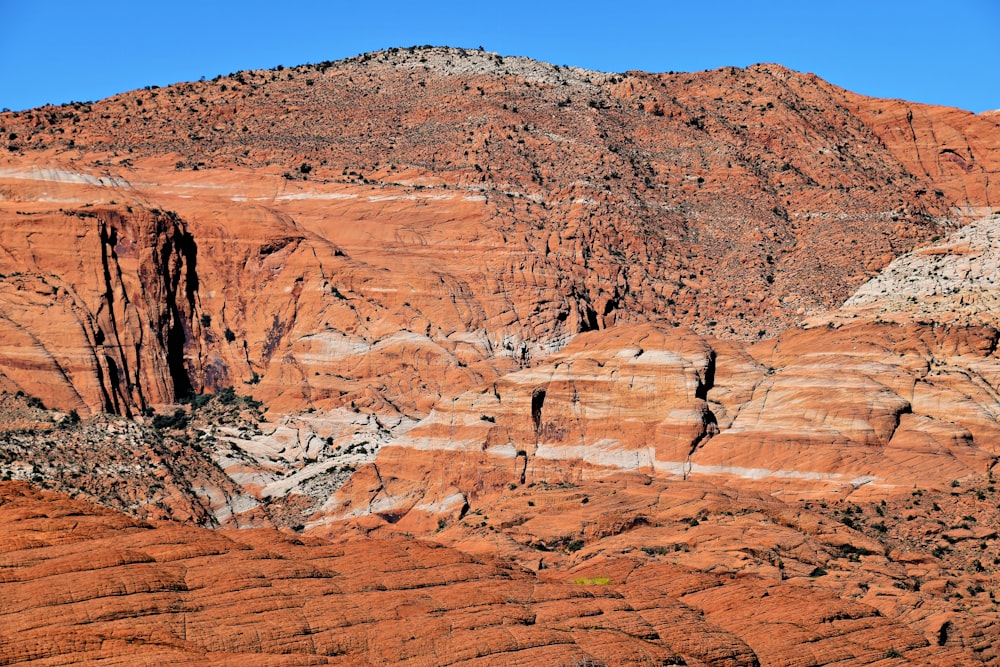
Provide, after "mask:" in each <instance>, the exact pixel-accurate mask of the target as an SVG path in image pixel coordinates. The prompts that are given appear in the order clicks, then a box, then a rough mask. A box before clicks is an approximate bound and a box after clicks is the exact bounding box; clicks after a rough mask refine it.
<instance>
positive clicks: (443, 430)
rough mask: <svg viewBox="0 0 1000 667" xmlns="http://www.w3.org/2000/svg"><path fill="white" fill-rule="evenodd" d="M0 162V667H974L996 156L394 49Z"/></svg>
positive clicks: (10, 128)
mask: <svg viewBox="0 0 1000 667" xmlns="http://www.w3.org/2000/svg"><path fill="white" fill-rule="evenodd" d="M0 134H2V136H3V137H4V138H5V139H6V141H7V150H6V152H5V153H4V155H3V156H0V392H3V393H2V394H0V422H3V423H0V476H3V477H7V478H9V477H15V478H17V479H21V480H31V481H32V483H33V485H34V487H29V486H27V485H26V484H24V483H18V482H0V523H2V524H3V534H4V535H5V536H8V537H9V539H7V540H6V541H4V542H3V544H2V546H0V551H2V552H3V553H2V554H0V561H2V563H0V580H2V581H4V582H5V583H4V595H3V596H0V597H3V600H2V601H0V615H2V616H3V620H2V622H0V662H2V661H7V662H15V663H29V664H31V663H36V664H70V663H78V662H81V661H95V662H96V661H109V662H115V661H117V662H122V663H126V662H128V663H133V662H141V663H150V664H153V663H155V664H236V663H239V664H241V665H243V664H262V665H263V664H344V665H348V664H350V665H356V664H395V663H406V664H426V665H439V664H454V665H493V664H497V665H499V664H504V665H512V664H523V665H535V664H553V665H559V664H566V665H571V664H606V665H649V664H657V665H661V664H687V665H727V666H729V665H777V664H796V665H797V664H838V665H845V666H846V665H868V664H893V663H894V662H905V663H906V664H925V665H969V664H986V665H996V664H1000V662H998V660H1000V659H998V656H997V654H996V651H995V649H994V648H993V647H994V646H996V645H997V643H998V640H1000V638H998V637H997V636H996V633H997V630H996V628H998V627H1000V624H998V622H997V621H998V618H997V607H996V602H995V599H994V597H995V595H994V592H995V590H996V588H997V586H998V585H1000V580H998V579H997V576H996V574H997V564H998V563H1000V543H998V542H997V541H996V531H995V525H996V524H997V522H998V521H1000V514H998V511H997V507H998V506H1000V505H998V501H1000V498H998V497H997V495H996V493H997V492H996V488H995V485H994V480H993V474H992V471H993V468H994V467H995V465H994V464H995V463H996V460H997V456H998V455H1000V452H998V450H997V447H998V445H997V443H998V442H1000V437H998V436H1000V432H998V427H997V423H998V421H997V420H998V417H1000V396H998V394H997V387H998V385H1000V366H998V364H997V361H996V349H997V342H998V332H997V328H998V322H997V318H996V308H995V307H994V306H995V300H996V299H995V294H994V293H993V292H994V290H991V288H990V285H992V284H993V282H994V279H995V276H994V274H995V270H996V268H997V260H996V256H997V249H996V248H995V247H994V245H995V239H997V238H1000V235H998V234H997V232H996V226H997V221H996V218H995V217H991V216H988V213H989V211H984V209H988V208H989V207H991V206H993V205H995V202H996V193H995V192H994V189H995V183H993V182H991V179H990V178H989V177H990V174H993V173H995V171H996V168H995V163H996V158H997V155H996V148H995V147H996V146H997V145H1000V144H998V138H1000V137H998V129H997V125H996V123H995V121H994V117H993V116H990V115H987V114H982V115H978V116H976V115H972V114H965V113H963V112H958V111H956V110H951V109H942V108H934V107H925V106H921V105H912V104H907V103H903V102H894V101H893V102H888V101H881V100H872V99H868V98H862V97H859V96H856V95H853V94H851V93H848V92H846V91H842V90H840V89H837V88H835V87H833V86H830V85H829V84H826V83H825V82H823V81H821V80H819V79H817V78H816V77H814V76H811V75H803V74H798V73H795V72H790V71H788V70H785V69H783V68H781V67H778V66H770V65H768V66H764V65H762V66H755V67H751V68H747V69H745V70H737V69H723V70H717V71H713V72H704V73H698V74H666V75H653V74H645V73H640V72H630V73H626V74H601V73H596V72H587V71H583V70H579V69H574V68H561V67H553V66H550V65H546V64H542V63H537V62H534V61H530V60H527V59H522V58H501V57H499V56H496V55H494V54H486V53H479V52H467V51H462V50H456V49H414V50H393V51H389V52H385V53H379V54H369V55H366V56H361V57H358V58H354V59H349V60H346V61H342V62H338V63H323V64H321V65H318V66H306V67H299V68H291V69H287V70H285V69H281V70H275V71H267V72H242V73H238V74H234V75H232V76H229V77H222V78H218V79H217V80H214V81H211V82H200V83H194V84H179V85H177V86H172V87H169V88H164V89H150V90H145V91H135V92H132V93H127V94H123V95H120V96H117V97H115V98H111V99H109V100H104V101H101V102H96V103H87V104H75V105H68V106H65V107H59V108H53V107H47V108H43V109H39V110H34V111H28V112H20V113H13V114H10V113H8V114H0ZM993 180H995V179H993ZM972 214H982V215H987V217H984V218H982V219H980V220H979V221H977V222H975V223H973V224H970V225H968V226H967V227H965V228H962V229H958V230H957V231H956V230H955V229H954V228H955V227H956V226H957V224H958V223H959V222H965V221H966V220H967V216H968V215H972ZM932 237H941V238H936V239H934V240H933V241H931V238H932ZM925 242H929V244H928V243H925ZM911 250H912V251H913V252H909V251H911ZM883 268H884V270H883V271H882V272H881V273H879V271H880V270H881V269H883ZM866 281H867V282H866ZM852 293H853V296H851V295H852ZM848 297H850V298H849V299H848ZM845 299H847V301H846V303H845ZM842 304H843V305H842ZM231 386H235V388H236V390H235V391H233V390H231V389H227V390H225V391H223V389H224V388H227V387H231ZM16 392H21V395H20V396H18V395H16ZM201 393H215V397H214V398H212V399H211V400H208V399H207V397H205V396H197V395H198V394H201ZM25 394H27V395H29V396H25ZM242 394H253V398H256V399H260V400H263V401H264V402H265V403H266V405H267V408H268V409H267V414H266V416H265V415H264V414H263V413H262V412H261V409H260V405H259V404H258V403H257V402H255V401H254V400H252V399H250V398H247V397H244V396H242ZM30 396H35V397H38V398H40V399H42V401H44V403H45V404H46V405H48V406H50V407H54V408H57V409H58V410H57V411H53V410H46V409H44V408H43V406H42V405H41V404H40V403H39V401H38V400H37V399H36V398H31V397H30ZM181 399H186V400H189V401H190V406H189V407H185V408H183V409H181V410H180V411H179V412H174V410H175V408H177V407H178V405H177V402H178V401H179V400H181ZM73 410H75V411H76V412H72V411H73ZM151 410H157V411H159V412H160V414H159V415H158V416H157V417H156V418H155V419H153V418H152V414H151ZM102 412H111V413H117V416H111V415H106V414H100V413H102ZM81 415H82V417H83V419H82V420H81V419H80V416H81ZM129 420H132V421H129ZM345 482H346V483H345ZM38 486H47V487H52V488H54V489H58V490H60V491H64V492H67V493H70V494H73V495H74V496H77V498H76V499H75V500H73V499H69V498H68V497H67V496H64V495H58V494H56V493H50V492H43V491H40V490H38V488H37V487H38ZM80 496H82V497H80ZM84 498H87V499H89V500H95V501H98V502H101V503H103V504H104V505H105V506H109V507H113V508H115V509H117V510H121V511H124V512H126V513H127V514H129V515H131V517H132V518H128V517H127V516H125V515H121V514H116V513H114V512H112V511H111V510H110V509H102V508H98V507H96V506H94V505H89V504H87V503H86V502H84V500H83V499H84ZM167 520H172V521H174V523H169V522H168V521H167ZM149 522H152V523H149ZM195 524H199V525H210V526H218V525H222V526H225V527H226V528H227V529H231V528H235V527H250V526H252V527H254V529H253V530H244V531H235V530H216V531H212V532H210V531H207V530H205V529H203V528H200V527H196V526H195ZM272 526H279V527H283V528H284V530H285V531H286V532H278V531H277V530H274V529H273V528H271V527H272ZM302 533H304V534H302Z"/></svg>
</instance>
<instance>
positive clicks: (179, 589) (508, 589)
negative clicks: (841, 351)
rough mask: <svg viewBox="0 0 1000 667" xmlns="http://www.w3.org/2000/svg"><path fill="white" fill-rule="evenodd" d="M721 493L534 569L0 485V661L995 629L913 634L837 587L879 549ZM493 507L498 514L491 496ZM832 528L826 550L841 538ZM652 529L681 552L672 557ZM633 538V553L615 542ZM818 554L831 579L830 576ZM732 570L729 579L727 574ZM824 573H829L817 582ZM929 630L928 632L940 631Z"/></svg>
mask: <svg viewBox="0 0 1000 667" xmlns="http://www.w3.org/2000/svg"><path fill="white" fill-rule="evenodd" d="M644 489H648V487H643V486H641V485H640V487H639V490H638V493H639V494H640V495H648V494H646V493H645V492H644V491H643V490H644ZM617 490H618V491H619V492H621V493H622V494H623V496H624V495H628V494H629V493H630V491H629V489H628V488H627V487H622V486H619V487H617ZM661 491H662V490H661ZM573 495H577V496H578V495H579V491H578V490H574V489H570V490H566V489H563V490H558V489H557V490H553V491H552V492H551V493H548V494H546V493H544V492H542V493H540V494H538V495H537V496H536V497H537V498H538V499H539V500H540V501H542V502H550V501H551V502H556V503H565V502H571V497H570V496H573ZM545 498H548V500H543V499H545ZM635 499H636V498H633V500H635ZM579 502H580V501H579V499H578V498H577V500H576V505H577V506H578V507H579V506H580V504H579ZM614 502H617V501H614ZM607 503H608V500H598V499H597V498H596V497H595V503H594V507H595V509H596V513H598V514H599V513H601V512H606V511H607V510H609V509H610V507H609V505H608V504H607ZM726 503H727V501H726V500H725V498H724V496H720V495H718V494H712V495H711V496H709V497H708V498H706V501H703V502H702V503H700V506H699V507H698V508H694V507H688V508H685V509H681V511H696V512H698V513H699V516H701V517H702V522H703V523H701V524H700V525H698V526H697V527H691V526H690V525H689V522H680V521H677V519H676V514H675V515H674V517H675V518H669V515H670V512H671V511H673V510H667V508H668V506H670V505H671V504H672V503H671V501H670V500H669V495H668V496H664V499H663V500H662V501H661V502H660V503H659V506H660V508H661V509H660V510H657V509H656V508H655V507H650V509H649V510H647V516H651V515H654V514H655V515H657V516H656V520H657V522H658V523H657V526H660V525H662V527H657V528H654V527H653V526H652V524H648V525H647V524H645V523H643V522H638V523H635V524H634V526H633V529H627V528H626V529H625V530H624V531H622V529H621V528H619V529H618V530H617V531H613V533H614V534H612V535H610V536H607V537H606V538H605V541H604V542H603V544H605V546H606V547H607V550H606V552H605V553H600V552H598V551H596V550H595V548H594V545H593V544H592V542H593V540H592V538H588V540H587V541H588V543H589V544H587V546H585V547H583V548H580V547H574V548H575V549H576V551H575V552H573V553H575V554H576V555H575V556H573V557H570V556H567V555H566V554H565V551H563V552H562V553H560V552H558V551H557V552H539V551H536V552H535V553H536V554H539V555H540V556H541V558H542V559H543V560H551V565H549V566H548V567H546V568H545V569H541V570H533V569H529V568H525V567H522V566H520V565H518V564H517V563H514V562H511V561H509V560H506V559H499V558H496V557H494V556H492V555H489V554H486V553H483V554H481V555H477V556H471V555H469V554H468V553H463V552H462V551H460V550H458V549H455V548H454V547H450V546H443V545H441V544H434V543H430V542H425V541H421V540H417V539H412V538H403V537H383V538H379V539H366V538H362V537H357V536H356V537H354V538H352V539H347V540H342V541H338V542H335V543H329V542H324V541H321V540H317V539H315V538H309V537H299V536H295V535H289V534H285V533H278V532H275V531H270V530H256V531H239V532H224V531H216V532H210V531H206V530H204V529H198V528H193V527H184V526H179V525H176V524H160V523H154V524H149V523H142V522H138V521H136V520H134V519H129V518H126V517H124V516H123V515H120V514H117V513H114V512H111V511H109V510H101V509H97V508H95V507H94V506H92V505H88V504H87V503H85V502H83V501H81V500H70V499H68V498H66V497H65V496H59V495H57V494H52V493H46V492H39V491H36V490H32V489H30V488H28V487H26V486H25V485H22V484H12V483H6V484H2V483H0V524H2V526H3V530H4V534H5V536H6V539H5V540H4V543H3V548H2V553H0V562H2V564H3V567H2V569H0V572H2V574H0V580H2V581H3V585H4V597H3V600H2V602H0V617H2V619H3V623H0V656H2V657H3V659H4V660H5V661H7V662H11V663H17V664H27V665H31V664H49V665H51V664H79V663H80V662H94V661H118V662H131V663H138V662H142V663H149V662H156V663H158V664H177V665H183V664H200V665H205V664H220V665H221V664H235V663H236V662H239V663H240V664H251V665H256V664H272V665H273V664H278V665H303V664H343V665H348V664H349V665H375V664H402V663H406V664H414V665H469V666H472V665H501V664H503V665H533V664H541V663H544V664H554V665H556V664H566V665H569V664H586V663H588V662H589V663H591V664H604V665H609V666H616V667H617V666H624V665H648V664H661V665H670V664H678V665H680V664H686V665H706V666H707V665H712V666H715V665H720V666H721V665H729V666H740V665H743V666H747V667H749V666H754V665H762V664H779V663H785V664H789V663H796V662H814V663H819V664H829V663H831V662H833V661H837V662H838V663H840V664H843V665H851V666H855V665H857V666H860V665H869V664H871V665H874V664H885V661H886V660H887V659H889V658H891V657H896V658H898V659H901V660H904V661H906V662H907V664H915V665H932V664H933V665H969V664H979V663H980V661H981V659H982V658H983V657H988V656H991V655H992V653H991V651H990V649H989V642H990V641H991V640H992V639H993V638H994V635H995V631H993V630H989V629H986V633H985V634H984V629H982V628H978V629H977V631H973V632H968V629H969V628H973V627H975V626H974V624H973V623H972V621H971V615H970V614H969V613H968V612H961V611H959V610H945V609H944V608H941V607H935V609H938V610H939V611H940V613H941V614H942V616H940V617H939V618H948V619H949V620H948V621H947V624H946V626H944V625H940V621H939V623H938V626H930V627H933V634H932V638H931V639H928V638H927V637H925V636H924V633H923V632H922V631H921V630H920V629H918V628H917V627H911V626H910V625H909V623H910V622H912V620H911V619H906V618H904V617H901V616H898V615H896V614H891V613H881V612H879V611H877V610H876V608H875V607H873V606H870V605H869V604H867V603H866V601H865V600H857V599H853V598H852V597H851V596H850V595H846V594H843V593H844V591H843V587H845V586H853V583H847V582H855V581H858V580H859V578H861V580H864V578H865V577H867V580H868V581H870V582H872V583H873V584H874V583H875V582H880V583H881V582H886V583H889V582H892V581H893V577H895V576H901V574H900V573H901V572H902V566H900V565H894V564H892V563H889V562H888V561H887V560H886V559H885V558H884V557H882V556H880V555H873V556H866V557H865V559H866V560H865V561H864V563H861V562H859V563H852V561H850V560H849V559H847V558H840V559H836V558H834V559H832V560H831V559H830V556H829V554H827V553H826V552H825V550H826V549H829V548H830V547H828V546H826V542H825V540H834V541H835V540H836V539H837V538H836V537H834V536H836V535H838V534H841V533H842V531H845V530H847V529H844V528H843V527H840V528H838V527H837V525H839V524H836V522H829V521H826V520H823V519H821V518H820V519H819V523H818V524H816V526H817V527H816V528H814V529H813V535H815V536H808V535H804V534H802V533H799V532H797V531H798V530H799V529H800V528H798V527H797V526H798V525H804V524H805V523H808V522H809V521H814V522H815V521H816V519H817V518H818V517H817V516H816V515H814V514H811V513H809V512H805V511H800V512H796V513H795V514H794V516H795V519H792V518H791V516H792V515H791V514H790V515H789V517H788V518H782V519H781V522H782V524H784V525H777V524H776V525H773V526H772V527H771V528H770V529H769V530H766V531H761V532H759V533H757V534H754V535H745V536H744V538H743V539H741V540H739V541H734V540H733V539H732V536H734V535H735V534H736V533H737V532H738V531H739V530H740V528H739V526H740V525H745V524H746V522H747V520H748V515H744V516H743V517H742V518H735V517H733V516H731V515H730V516H729V517H728V519H727V518H726V515H725V514H724V512H725V510H726V507H727V504H726ZM770 503H772V504H775V503H774V501H770ZM520 504H521V506H522V507H523V506H524V505H523V499H522V502H521V503H520ZM598 505H600V507H598ZM767 505H768V501H765V500H751V499H747V501H746V502H744V503H743V507H744V510H749V511H751V512H753V511H758V512H759V511H767V510H766V507H767ZM495 509H496V511H497V512H499V513H500V514H507V513H509V512H510V509H509V508H508V506H507V505H506V504H500V505H498V506H496V507H495ZM493 513H494V512H493V511H491V512H490V514H491V515H492V514H493ZM483 518H485V517H483ZM539 518H543V515H541V514H540V515H539ZM651 518H652V516H651ZM775 518H778V516H777V515H775ZM796 520H797V521H798V522H799V524H796V523H795V522H796ZM727 524H728V527H727ZM490 525H493V524H490ZM681 526H683V527H681ZM449 531H450V532H452V533H457V527H456V528H453V529H452V528H449V529H448V531H446V533H447V532H449ZM446 533H443V534H442V536H443V537H442V539H447V538H446V537H444V535H446ZM539 535H542V536H545V535H546V531H545V530H544V529H543V530H540V531H539ZM726 536H728V537H726ZM849 539H850V540H851V541H848V542H842V544H855V543H858V538H857V537H855V538H849ZM664 540H675V542H674V544H679V545H683V548H680V549H678V550H676V551H675V550H674V548H673V546H672V545H671V546H669V547H667V546H665V543H664V542H663V541H664ZM482 542H483V543H486V542H487V541H486V540H482ZM637 543H641V544H643V545H644V547H645V548H644V549H643V550H640V549H638V548H637V547H633V548H632V549H629V548H627V547H626V546H625V545H627V544H637ZM708 544H714V549H713V548H711V547H710V548H709V550H708V551H707V552H706V551H704V550H703V546H702V545H708ZM727 549H729V550H731V551H729V553H728V554H727V552H726V550H727ZM775 549H777V551H776V550H775ZM758 550H759V551H758ZM847 553H850V552H847ZM674 554H678V555H679V557H678V556H676V555H674ZM696 554H701V555H700V556H698V555H696ZM709 554H711V555H709ZM793 554H797V555H793ZM810 554H812V555H810ZM704 557H708V558H715V559H717V564H716V565H714V566H713V569H714V570H715V572H708V571H706V570H705V569H704V567H705V566H704V565H703V564H702V565H699V564H698V563H699V561H698V560H696V559H697V558H704ZM818 558H819V559H823V562H824V563H826V562H827V561H829V564H828V567H830V569H831V573H830V574H824V575H822V576H819V575H814V576H813V577H810V576H808V572H807V571H806V568H807V567H808V563H809V562H810V561H816V560H817V559H818ZM768 560H770V561H771V562H773V563H777V565H771V564H769V563H768V562H767V561H768ZM783 560H784V562H782V561H783ZM703 562H704V561H702V563H703ZM834 562H836V563H841V565H840V567H841V568H842V570H841V572H838V573H836V574H835V573H833V567H834V566H833V564H832V563H834ZM734 567H735V568H736V569H737V570H738V571H741V574H740V575H739V576H735V577H734V576H732V575H731V574H728V573H727V572H732V571H733V569H732V568H734ZM902 576H905V575H902ZM825 578H829V579H831V580H832V579H834V578H836V579H838V580H839V583H838V582H834V581H830V583H829V584H826V585H824V584H823V583H820V582H821V580H822V579H825ZM889 588H890V589H891V586H890V587H889ZM851 590H853V589H851ZM842 595H843V597H841V596H842ZM909 595H911V596H914V597H918V598H921V599H928V600H929V599H930V596H928V595H927V594H926V593H919V592H911V593H909ZM928 620H929V619H928ZM939 627H944V628H945V630H944V633H945V635H946V637H945V641H943V642H938V639H940V631H939ZM966 642H969V643H966ZM990 659H992V658H990Z"/></svg>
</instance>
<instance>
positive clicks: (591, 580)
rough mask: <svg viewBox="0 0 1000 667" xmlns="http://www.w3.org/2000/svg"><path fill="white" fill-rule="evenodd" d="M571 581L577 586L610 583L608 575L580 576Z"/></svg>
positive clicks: (605, 584)
mask: <svg viewBox="0 0 1000 667" xmlns="http://www.w3.org/2000/svg"><path fill="white" fill-rule="evenodd" d="M573 583H574V584H576V585H577V586H607V585H608V584H610V583H611V579H609V578H608V577H581V578H580V579H574V580H573Z"/></svg>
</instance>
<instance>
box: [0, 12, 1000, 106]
mask: <svg viewBox="0 0 1000 667" xmlns="http://www.w3.org/2000/svg"><path fill="white" fill-rule="evenodd" d="M997 43H1000V0H946V1H943V2H942V1H940V0H939V1H936V2H931V1H929V0H908V1H899V0H889V1H880V0H865V1H858V0H839V1H836V0H830V1H828V2H823V1H822V0H819V1H816V0H796V1H794V2H789V1H786V0H776V1H774V2H751V1H744V2H731V1H729V0H717V1H715V2H696V1H695V0H687V1H686V2H671V1H668V0H661V1H660V2H631V3H630V2H609V1H605V2H600V3H596V2H595V3H591V2H586V1H579V2H544V1H542V0H536V1H534V2H522V1H520V0H514V1H504V0H497V1H495V2H484V3H476V2H437V3H431V2H417V1H414V0H411V1H409V2H395V1H389V0H380V1H379V0H376V1H375V2H372V1H370V0H353V1H346V2H345V1H340V2H334V1H327V2H314V1H311V0H290V1H286V2H275V1H271V2H258V1H256V0H247V1H246V2H241V3H235V2H233V3H230V2H212V0H202V1H200V2H191V1H189V0H175V1H173V2H144V1H143V0H130V1H129V2H121V1H119V0H104V1H98V2H81V1H80V0H73V1H67V0H48V1H35V0H0V108H3V107H7V108H10V109H15V110H18V109H25V108H29V107H34V106H39V105H42V104H45V103H47V102H51V103H62V102H68V101H72V100H79V101H85V100H96V99H100V98H103V97H107V96H109V95H113V94H115V93H118V92H122V91H125V90H131V89H134V88H141V87H143V86H146V85H154V84H155V85H159V86H163V85H166V84H170V83H175V82H178V81H190V80H195V79H198V78H199V77H201V76H205V77H208V78H211V77H213V76H215V75H216V74H228V73H230V72H234V71H237V70H241V69H253V68H266V67H273V66H275V65H279V64H281V65H286V66H288V65H296V64H302V63H307V62H318V61H321V60H336V59H339V58H344V57H348V56H352V55H357V54H358V53H362V52H365V51H374V50H379V49H383V48H388V47H390V46H411V45H422V44H433V45H448V46H463V47H472V48H474V47H478V46H483V47H485V48H486V49H487V50H488V51H497V52H499V53H501V54H504V55H525V56H530V57H533V58H537V59H539V60H545V61H548V62H551V63H555V64H559V65H563V64H566V65H578V66H581V67H587V68H591V69H598V70H604V71H625V70H629V69H641V70H646V71H660V72H662V71H669V70H674V71H693V70H702V69H710V68H714V67H721V66H725V65H736V66H741V67H742V66H746V65H751V64H753V63H758V62H777V63H781V64H783V65H785V66H787V67H791V68H792V69H796V70H801V71H807V72H813V73H815V74H817V75H819V76H820V77H822V78H824V79H826V80H828V81H830V82H832V83H835V84H837V85H840V86H843V87H845V88H848V89H850V90H854V91H856V92H859V93H864V94H867V95H875V96H879V97H899V98H904V99H908V100H913V101H917V102H928V103H933V104H945V105H950V106H957V107H961V108H963V109H968V110H971V111H977V112H978V111H984V110H986V109H996V108H1000V48H997V46H996V44H997Z"/></svg>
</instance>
